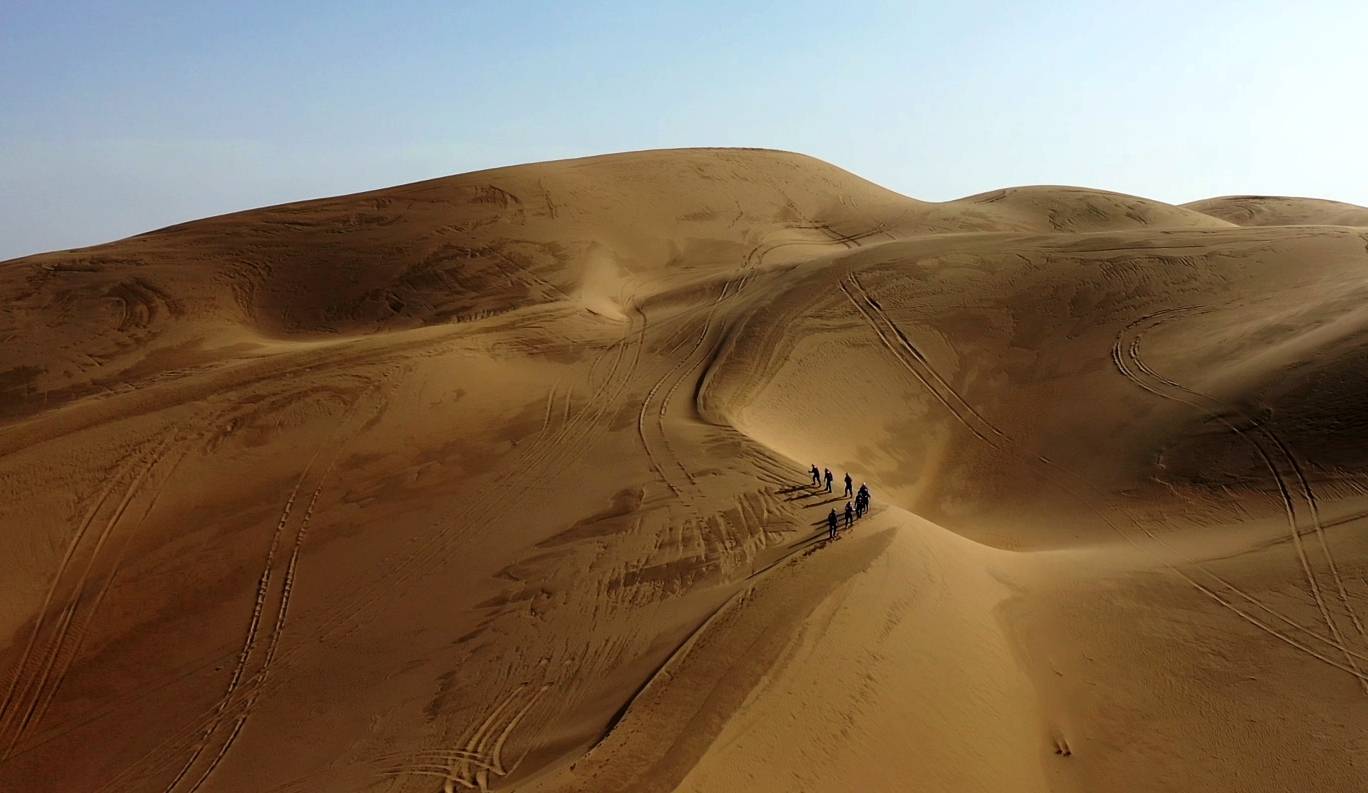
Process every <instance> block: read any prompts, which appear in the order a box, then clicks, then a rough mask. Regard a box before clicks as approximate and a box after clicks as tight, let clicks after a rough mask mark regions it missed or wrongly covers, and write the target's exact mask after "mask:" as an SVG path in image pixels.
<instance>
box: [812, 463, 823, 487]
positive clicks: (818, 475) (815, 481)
mask: <svg viewBox="0 0 1368 793" xmlns="http://www.w3.org/2000/svg"><path fill="white" fill-rule="evenodd" d="M812 486H813V487H821V486H822V472H821V471H818V470H817V466H815V465H814V466H812Z"/></svg>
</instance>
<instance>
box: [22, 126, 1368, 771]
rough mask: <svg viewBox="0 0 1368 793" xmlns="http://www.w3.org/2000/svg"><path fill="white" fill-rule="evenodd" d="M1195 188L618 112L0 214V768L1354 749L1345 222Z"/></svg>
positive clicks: (874, 763)
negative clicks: (1141, 186)
mask: <svg viewBox="0 0 1368 793" xmlns="http://www.w3.org/2000/svg"><path fill="white" fill-rule="evenodd" d="M1232 201H1236V199H1213V200H1212V201H1210V202H1197V204H1196V205H1188V206H1186V207H1174V206H1169V205H1166V204H1162V203H1159V202H1154V201H1149V200H1146V199H1141V198H1137V197H1132V196H1124V195H1120V194H1115V193H1108V192H1104V191H1095V190H1083V189H1080V188H1063V187H1032V188H1010V189H1006V190H1001V191H996V192H993V193H987V194H983V195H979V196H972V197H969V198H965V199H960V200H958V201H951V202H944V203H928V202H921V201H916V200H914V199H910V198H907V197H904V196H900V195H897V194H895V193H891V192H889V191H887V190H884V189H882V188H880V187H878V186H877V185H874V184H872V183H869V182H867V181H864V180H861V179H859V178H857V177H855V176H853V175H851V174H848V173H846V172H844V171H841V170H839V169H837V168H834V167H832V166H830V165H827V164H825V163H822V162H819V161H816V160H813V159H811V158H807V157H803V156H800V155H795V154H788V153H782V152H771V151H759V150H679V151H659V152H640V153H633V154H624V155H613V156H608V157H599V158H590V159H584V160H571V161H564V162H554V163H543V164H536V165H527V166H518V167H513V168H504V169H497V170H493V171H484V172H478V173H472V174H463V175H459V176H453V177H448V178H444V179H437V180H433V181H430V182H422V183H417V184H413V185H405V186H402V187H396V188H391V189H386V190H381V191H375V192H372V193H365V194H359V195H354V196H344V197H340V198H333V199H324V200H320V201H311V202H304V203H299V204H292V205H287V206H281V207H271V208H266V209H259V210H252V211H249V212H243V213H238V214H234V215H227V216H223V217H219V218H210V219H206V220H202V221H196V222H193V223H187V224H183V225H181V226H177V227H173V228H169V229H163V230H160V231H156V232H151V233H148V234H144V235H140V236H137V237H132V238H129V239H126V240H121V241H118V242H113V243H109V244H107V245H102V246H96V247H93V248H87V249H82V250H78V251H67V252H56V253H50V254H43V255H39V256H33V257H28V258H25V259H19V260H14V261H9V262H4V263H0V297H2V298H3V302H0V305H3V306H4V308H3V310H2V312H0V341H3V344H0V496H3V498H0V555H3V558H5V559H6V560H7V561H8V564H7V566H6V575H5V578H4V584H5V586H4V589H3V593H0V697H2V698H0V789H3V790H10V789H15V790H34V791H43V790H52V791H59V790H60V791H66V790H90V791H153V792H154V793H188V792H191V791H312V790H329V791H351V790H355V791H388V792H389V793H394V792H395V791H437V790H448V791H450V790H463V789H483V790H494V789H500V790H502V789H518V790H527V791H595V792H596V793H597V792H599V791H652V790H656V791H675V790H679V791H697V792H700V793H701V792H703V791H730V790H737V789H749V790H758V791H770V790H773V791H794V790H831V789H839V790H847V789H848V790H905V789H910V788H912V789H922V788H924V789H934V790H984V791H1001V790H1023V791H1094V790H1119V789H1125V790H1138V791H1167V790H1174V789H1187V788H1190V789H1209V790H1218V791H1265V790H1266V791H1275V790H1325V791H1330V790H1344V791H1350V790H1359V789H1361V788H1362V786H1363V783H1364V781H1365V778H1368V767H1366V766H1365V765H1364V758H1365V757H1368V745H1365V743H1364V738H1363V737H1362V736H1363V735H1364V734H1365V728H1366V727H1368V603H1365V602H1364V601H1365V598H1368V543H1365V541H1364V540H1363V539H1362V533H1361V532H1360V531H1359V529H1360V528H1361V527H1362V523H1361V522H1362V520H1363V516H1364V515H1368V498H1365V495H1364V494H1365V490H1364V487H1363V485H1364V472H1365V468H1366V467H1368V458H1365V455H1364V452H1363V451H1362V450H1363V449H1364V448H1365V446H1364V444H1363V443H1362V439H1363V433H1364V432H1365V428H1368V401H1365V398H1364V397H1363V396H1361V395H1362V394H1364V393H1368V389H1366V388H1365V386H1368V382H1365V379H1368V347H1365V346H1364V343H1363V341H1362V340H1363V339H1364V338H1366V337H1368V336H1366V335H1365V331H1368V312H1365V311H1364V310H1363V309H1362V306H1363V305H1364V300H1363V297H1364V294H1365V292H1366V291H1368V282H1365V281H1364V278H1363V275H1362V273H1363V272H1365V270H1364V266H1365V264H1368V231H1365V230H1363V229H1357V228H1352V227H1350V226H1351V225H1352V224H1349V223H1346V222H1345V217H1346V216H1344V215H1342V214H1333V213H1331V214H1328V215H1326V216H1324V217H1323V218H1322V219H1319V220H1314V221H1313V220H1307V219H1305V217H1306V216H1303V215H1295V214H1294V213H1291V212H1290V210H1283V209H1279V210H1278V212H1277V213H1273V212H1272V210H1270V211H1269V213H1265V214H1262V215H1257V216H1258V217H1263V218H1268V217H1273V216H1274V215H1276V216H1277V217H1279V218H1280V219H1282V221H1283V222H1278V223H1253V222H1250V220H1249V217H1248V216H1244V217H1242V216H1240V215H1239V214H1238V213H1237V212H1226V211H1218V210H1220V209H1221V208H1222V207H1227V206H1230V205H1231V204H1230V202H1232ZM1279 213H1281V214H1279ZM1256 214H1257V213H1256ZM1294 216H1295V217H1299V218H1302V219H1300V220H1293V219H1289V218H1293V217H1294ZM1318 217H1320V216H1318ZM1308 224H1310V225H1308ZM1315 224H1323V225H1315ZM813 462H816V463H818V464H819V465H827V466H830V467H831V468H832V470H833V471H835V472H836V474H837V476H838V477H840V476H841V475H842V474H843V473H844V472H845V471H847V470H848V471H851V472H853V474H854V476H855V477H856V482H857V484H858V482H860V481H867V482H868V483H869V484H870V486H871V487H872V488H873V490H874V493H875V511H874V513H873V514H872V515H871V516H870V517H868V518H866V519H864V520H862V521H861V522H860V523H859V524H857V526H856V527H855V528H854V529H853V530H852V531H850V532H847V533H845V534H844V535H843V536H842V538H841V539H840V540H838V541H836V542H826V541H825V540H824V539H823V534H824V530H823V529H822V528H821V523H822V518H823V516H824V515H825V514H826V512H827V510H829V509H831V508H833V507H837V508H839V507H842V506H843V505H844V503H845V499H844V498H841V497H840V494H839V493H838V494H836V495H835V496H828V495H827V494H825V493H824V492H818V491H816V490H814V489H812V488H809V487H807V486H806V474H805V473H804V471H805V469H806V468H807V466H808V465H809V464H811V463H813ZM838 487H839V485H838Z"/></svg>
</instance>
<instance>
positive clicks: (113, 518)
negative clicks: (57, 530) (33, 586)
mask: <svg viewBox="0 0 1368 793" xmlns="http://www.w3.org/2000/svg"><path fill="white" fill-rule="evenodd" d="M174 439H175V434H174V432H173V431H168V432H166V433H164V434H163V437H162V438H161V439H160V441H159V442H154V444H155V445H154V446H153V449H152V451H151V452H150V453H145V454H143V455H141V456H137V458H136V461H135V462H134V463H133V465H132V466H131V469H132V470H133V471H134V473H133V474H132V476H131V478H130V479H129V481H128V484H127V486H126V487H125V488H124V492H123V495H122V496H121V498H120V500H119V502H118V504H117V505H115V506H114V508H113V511H112V512H111V513H110V515H109V516H108V517H107V518H106V520H105V521H104V526H103V528H102V529H100V530H99V533H98V534H97V535H95V536H94V537H93V539H92V537H91V527H92V526H93V525H94V524H95V523H96V520H97V518H99V516H100V513H101V511H102V510H103V509H104V506H105V505H106V504H107V503H108V502H109V498H110V496H112V495H113V493H114V491H115V490H116V489H117V487H118V483H119V482H120V481H122V480H123V479H124V478H125V476H126V475H127V474H128V473H129V471H130V467H125V468H123V469H121V470H120V472H119V473H117V474H116V475H115V476H114V477H112V478H111V481H110V483H109V485H108V486H107V487H106V488H105V489H104V490H103V491H102V492H101V494H100V496H99V497H98V498H97V500H96V503H95V506H94V507H93V508H92V509H91V511H90V512H89V513H88V514H87V516H86V518H85V519H84V520H83V521H82V522H81V525H80V527H79V528H78V529H77V531H76V536H75V537H74V538H73V539H72V541H71V543H70V544H69V545H68V546H67V550H66V552H65V553H64V554H63V557H62V561H61V562H60V563H59V565H58V568H57V572H56V574H55V575H54V576H53V579H52V583H51V584H50V585H49V587H48V591H47V594H46V595H45V596H44V599H43V604H42V605H41V606H40V607H39V610H38V612H37V617H36V618H35V620H34V625H33V629H32V630H31V631H30V633H29V639H28V642H27V644H26V645H25V649H24V651H23V652H22V653H20V656H19V660H18V662H17V664H16V666H15V670H14V674H13V677H12V679H11V682H10V686H9V689H8V691H7V692H6V695H5V698H4V700H3V706H0V736H3V735H5V734H6V733H8V737H5V738H3V740H4V743H5V749H4V752H3V753H0V762H2V761H4V760H5V759H7V758H8V757H9V756H10V755H11V754H12V753H13V752H14V750H15V748H16V747H17V746H18V745H19V743H20V741H21V740H22V739H23V738H24V736H25V735H26V734H27V732H28V730H29V729H30V728H31V727H34V726H36V725H37V724H38V723H40V722H41V720H42V717H43V715H44V714H45V713H46V711H47V708H48V706H49V705H50V704H51V702H52V699H53V697H54V696H55V695H56V693H57V689H58V688H60V686H61V684H62V682H63V680H64V679H65V676H66V673H67V671H69V669H70V667H71V664H72V662H73V661H74V659H75V655H76V654H77V653H78V652H79V650H80V647H81V644H82V642H83V641H84V635H85V630H86V627H87V626H88V625H89V624H90V620H91V619H93V617H94V615H95V611H96V610H98V608H99V606H100V604H101V602H102V601H103V600H104V594H105V592H106V591H107V590H108V583H109V581H110V580H112V572H113V571H111V575H110V577H109V578H107V579H106V582H105V584H104V585H102V586H101V588H100V590H99V592H98V593H97V594H96V595H95V597H94V598H93V599H92V598H88V597H87V593H86V587H87V584H88V582H89V581H90V579H91V577H92V575H93V574H94V571H95V569H96V566H97V564H98V563H99V562H100V561H101V556H100V551H101V550H102V549H103V548H104V547H105V545H106V543H107V542H108V541H109V539H110V537H111V536H112V535H113V533H114V531H115V529H116V528H117V527H118V526H119V524H120V522H121V520H122V518H123V516H124V514H125V513H126V512H127V510H128V507H129V506H130V505H131V504H132V503H133V501H134V499H135V498H136V497H137V496H138V495H139V494H140V490H141V488H142V486H143V484H144V483H145V482H146V481H147V479H148V477H149V476H150V475H151V473H152V471H153V469H155V468H156V467H157V464H158V463H160V462H161V461H162V459H163V458H164V457H165V455H166V453H167V451H168V450H169V449H170V448H171V445H172V443H173V441H174ZM114 569H117V567H116V568H114ZM73 571H76V572H74V573H73ZM73 575H74V579H73ZM59 593H60V594H59ZM59 600H60V601H66V605H65V606H63V607H62V609H61V611H60V613H59V615H58V616H57V618H56V619H55V621H52V620H49V619H48V617H49V614H50V612H51V610H52V607H53V604H54V602H57V601H59ZM83 600H87V601H91V602H90V603H89V604H88V607H87V608H86V609H85V613H84V618H83V619H78V618H77V614H78V612H79V611H81V607H82V601H83ZM73 622H75V623H76V624H77V629H76V630H75V631H74V633H73V632H72V625H73ZM50 624H51V625H52V628H51V630H50V632H49V633H50V635H48V636H47V637H46V638H45V639H43V640H42V641H41V644H42V645H44V649H43V650H42V657H41V658H40V659H38V662H37V663H38V669H37V670H36V672H35V673H34V674H32V675H30V676H28V677H27V679H25V670H26V669H28V667H29V666H30V662H31V660H33V653H34V651H35V649H36V648H37V646H38V645H39V644H40V637H42V636H43V634H44V628H45V627H48V626H49V625H50Z"/></svg>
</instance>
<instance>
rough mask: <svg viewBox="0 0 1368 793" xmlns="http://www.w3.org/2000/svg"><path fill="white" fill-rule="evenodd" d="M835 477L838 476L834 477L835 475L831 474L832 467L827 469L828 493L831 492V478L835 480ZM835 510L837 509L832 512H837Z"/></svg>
mask: <svg viewBox="0 0 1368 793" xmlns="http://www.w3.org/2000/svg"><path fill="white" fill-rule="evenodd" d="M835 478H836V477H834V476H832V475H831V469H830V468H828V469H826V483H827V492H828V493H830V492H831V480H833V479H835ZM835 511H836V510H832V512H835Z"/></svg>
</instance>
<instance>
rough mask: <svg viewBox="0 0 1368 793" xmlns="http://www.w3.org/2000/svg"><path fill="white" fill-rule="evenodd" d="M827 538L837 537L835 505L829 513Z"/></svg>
mask: <svg viewBox="0 0 1368 793" xmlns="http://www.w3.org/2000/svg"><path fill="white" fill-rule="evenodd" d="M827 539H828V540H834V539H836V509H835V508H834V507H833V508H832V510H831V514H829V515H827Z"/></svg>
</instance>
